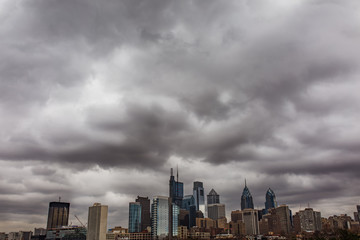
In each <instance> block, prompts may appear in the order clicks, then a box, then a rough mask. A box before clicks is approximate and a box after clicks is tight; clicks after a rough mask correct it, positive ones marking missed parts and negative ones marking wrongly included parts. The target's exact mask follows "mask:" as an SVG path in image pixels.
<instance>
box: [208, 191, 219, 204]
mask: <svg viewBox="0 0 360 240" xmlns="http://www.w3.org/2000/svg"><path fill="white" fill-rule="evenodd" d="M215 203H220V196H219V194H217V192H216V191H215V190H214V189H211V191H210V192H209V194H208V195H207V204H208V205H209V204H215Z"/></svg>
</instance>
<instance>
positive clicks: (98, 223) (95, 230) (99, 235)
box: [86, 203, 108, 240]
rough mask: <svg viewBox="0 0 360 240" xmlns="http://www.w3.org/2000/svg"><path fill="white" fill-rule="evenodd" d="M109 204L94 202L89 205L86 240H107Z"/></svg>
mask: <svg viewBox="0 0 360 240" xmlns="http://www.w3.org/2000/svg"><path fill="white" fill-rule="evenodd" d="M107 215H108V206H106V205H101V204H100V203H94V205H93V206H92V207H89V217H88V231H87V237H86V240H106V229H107Z"/></svg>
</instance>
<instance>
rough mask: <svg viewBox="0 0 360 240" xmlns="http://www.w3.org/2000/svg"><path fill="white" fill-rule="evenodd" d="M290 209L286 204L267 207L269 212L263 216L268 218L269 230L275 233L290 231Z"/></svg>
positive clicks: (287, 232) (285, 233)
mask: <svg viewBox="0 0 360 240" xmlns="http://www.w3.org/2000/svg"><path fill="white" fill-rule="evenodd" d="M290 214H291V213H290V209H289V207H288V206H287V205H281V206H280V207H277V208H271V209H269V214H266V215H264V216H263V219H264V218H268V219H269V231H270V232H274V233H275V234H282V235H287V234H289V233H290V231H291V218H290Z"/></svg>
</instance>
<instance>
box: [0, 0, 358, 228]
mask: <svg viewBox="0 0 360 240" xmlns="http://www.w3.org/2000/svg"><path fill="white" fill-rule="evenodd" d="M359 12H360V2H359V1H358V0H345V1H344V0H292V1H289V0H227V1H220V0H198V1H195V0H182V1H176V0H152V1H149V0H106V1H100V0H96V1H95V0H71V1H70V0H2V1H0V166H1V167H0V173H1V174H0V232H10V231H19V230H33V228H35V227H46V221H47V213H48V205H49V202H51V201H58V199H59V196H60V197H61V200H62V201H65V202H70V204H71V206H70V220H69V223H72V224H76V225H79V222H78V221H77V220H76V218H75V215H77V216H78V217H79V219H80V220H81V221H82V222H83V223H86V222H87V215H88V207H89V206H92V204H93V203H95V202H100V203H102V204H104V205H108V206H109V216H108V227H109V228H110V227H114V226H123V227H127V224H128V223H127V221H128V204H129V202H131V201H134V200H135V198H136V197H137V196H138V195H140V196H148V197H149V198H150V199H152V198H153V197H154V196H157V195H168V181H169V177H170V168H174V169H176V166H178V168H179V180H180V181H182V182H184V187H185V189H184V192H185V194H191V193H192V183H193V182H194V181H203V182H204V188H205V193H206V194H207V193H208V192H210V190H211V189H212V188H214V189H215V190H216V191H217V192H218V193H219V194H220V201H221V202H222V203H224V204H225V205H226V211H227V216H229V215H230V212H231V211H232V210H236V209H240V197H241V193H242V191H243V188H244V181H245V179H246V181H247V186H248V187H249V189H250V192H251V193H252V196H253V199H254V204H255V207H256V208H259V209H261V208H264V202H265V193H266V191H267V189H268V188H269V187H271V188H272V189H273V190H274V192H275V194H276V197H277V201H278V203H279V204H288V205H289V206H290V209H291V210H292V211H293V213H294V212H296V211H298V210H299V209H303V208H305V207H307V206H310V207H313V208H314V209H315V210H318V211H321V213H322V216H325V217H327V216H330V215H339V214H342V213H347V214H349V215H351V216H353V215H352V214H353V212H354V211H355V209H356V205H357V204H360V199H359V195H360V176H359V172H360V125H359V119H360V94H359V89H360V80H359V79H360V45H359V43H360V15H359Z"/></svg>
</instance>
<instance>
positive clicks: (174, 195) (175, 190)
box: [169, 168, 184, 207]
mask: <svg viewBox="0 0 360 240" xmlns="http://www.w3.org/2000/svg"><path fill="white" fill-rule="evenodd" d="M169 197H170V198H171V201H172V203H175V204H176V205H177V206H179V207H181V206H182V200H183V197H184V184H183V183H182V182H179V172H178V171H177V173H176V181H175V177H174V175H173V169H172V168H171V176H170V180H169Z"/></svg>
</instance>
